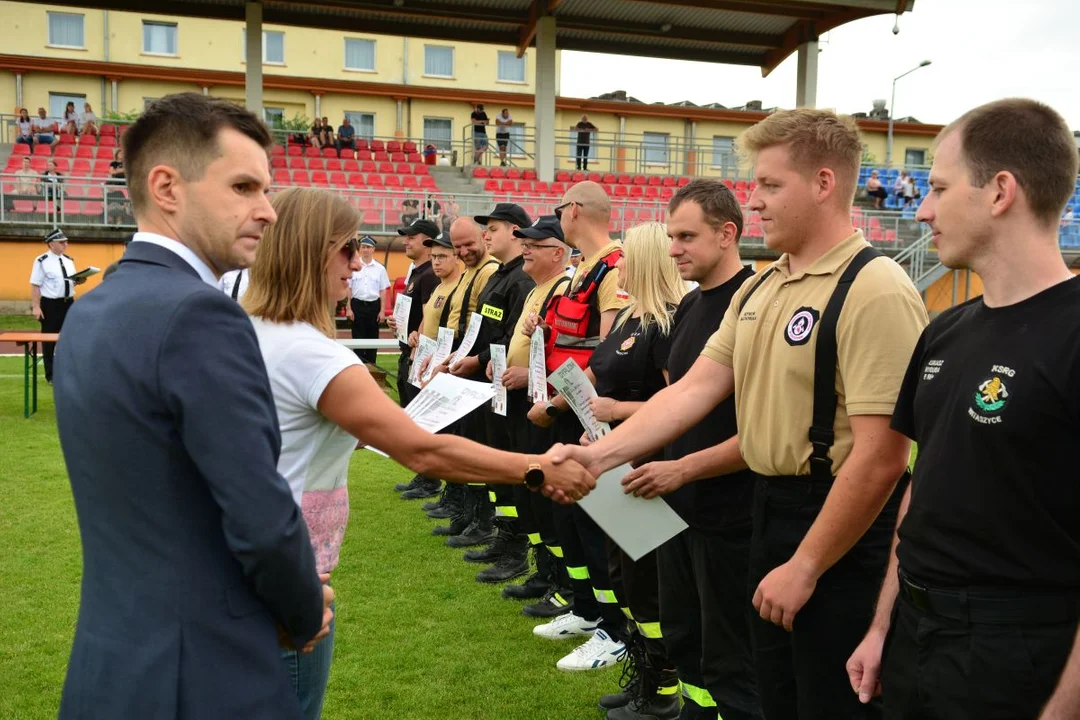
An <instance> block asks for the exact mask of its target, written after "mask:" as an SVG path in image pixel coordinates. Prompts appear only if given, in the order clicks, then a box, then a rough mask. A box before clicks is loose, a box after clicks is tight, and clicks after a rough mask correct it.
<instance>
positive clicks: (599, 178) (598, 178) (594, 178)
mask: <svg viewBox="0 0 1080 720" xmlns="http://www.w3.org/2000/svg"><path fill="white" fill-rule="evenodd" d="M585 179H586V180H588V181H589V182H594V183H599V182H603V181H604V176H603V175H601V174H600V173H598V172H591V173H589V174H588V175H586V176H585Z"/></svg>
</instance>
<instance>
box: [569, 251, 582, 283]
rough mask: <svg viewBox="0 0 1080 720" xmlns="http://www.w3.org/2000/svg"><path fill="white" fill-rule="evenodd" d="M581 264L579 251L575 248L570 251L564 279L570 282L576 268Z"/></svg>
mask: <svg viewBox="0 0 1080 720" xmlns="http://www.w3.org/2000/svg"><path fill="white" fill-rule="evenodd" d="M580 264H581V251H580V250H578V249H577V248H573V249H572V250H570V264H569V265H567V266H566V277H568V278H570V279H571V280H573V279H574V275H575V274H576V273H577V266H578V265H580Z"/></svg>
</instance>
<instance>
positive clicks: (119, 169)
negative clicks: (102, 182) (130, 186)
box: [109, 147, 127, 185]
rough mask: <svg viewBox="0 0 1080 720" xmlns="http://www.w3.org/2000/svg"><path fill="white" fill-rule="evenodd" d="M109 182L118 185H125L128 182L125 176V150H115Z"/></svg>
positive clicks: (110, 167) (110, 165) (110, 164)
mask: <svg viewBox="0 0 1080 720" xmlns="http://www.w3.org/2000/svg"><path fill="white" fill-rule="evenodd" d="M109 182H110V183H114V184H117V185H123V184H124V183H126V182H127V178H126V177H125V176H124V149H123V148H120V147H118V148H116V149H115V150H113V159H112V162H111V163H109Z"/></svg>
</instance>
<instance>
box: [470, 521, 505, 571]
mask: <svg viewBox="0 0 1080 720" xmlns="http://www.w3.org/2000/svg"><path fill="white" fill-rule="evenodd" d="M515 540H516V538H515V537H514V535H513V534H512V533H510V532H507V530H506V528H504V527H500V526H499V524H498V523H497V522H496V523H495V536H494V538H493V539H492V542H491V544H490V545H488V546H487V547H486V548H484V549H483V550H470V551H469V552H467V553H465V555H463V556H462V559H463V560H464V561H465V562H471V563H483V564H485V565H492V564H494V563H496V562H498V561H499V558H501V557H502V556H503V555H505V554H507V553H508V552H512V551H513V545H514V541H515Z"/></svg>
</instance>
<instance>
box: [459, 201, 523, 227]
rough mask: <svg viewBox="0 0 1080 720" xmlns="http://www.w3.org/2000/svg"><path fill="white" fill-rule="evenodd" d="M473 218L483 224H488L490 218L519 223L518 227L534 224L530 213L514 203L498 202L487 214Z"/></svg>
mask: <svg viewBox="0 0 1080 720" xmlns="http://www.w3.org/2000/svg"><path fill="white" fill-rule="evenodd" d="M473 220H475V221H476V222H478V223H480V224H481V225H487V224H488V220H502V221H503V222H508V223H510V224H511V225H517V226H518V227H528V226H529V225H532V220H531V219H530V218H529V213H527V212H525V210H524V209H522V207H521V206H520V205H515V204H514V203H498V204H497V205H496V206H495V209H494V210H492V211H491V212H490V213H489V214H487V215H476V216H474V217H473Z"/></svg>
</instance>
